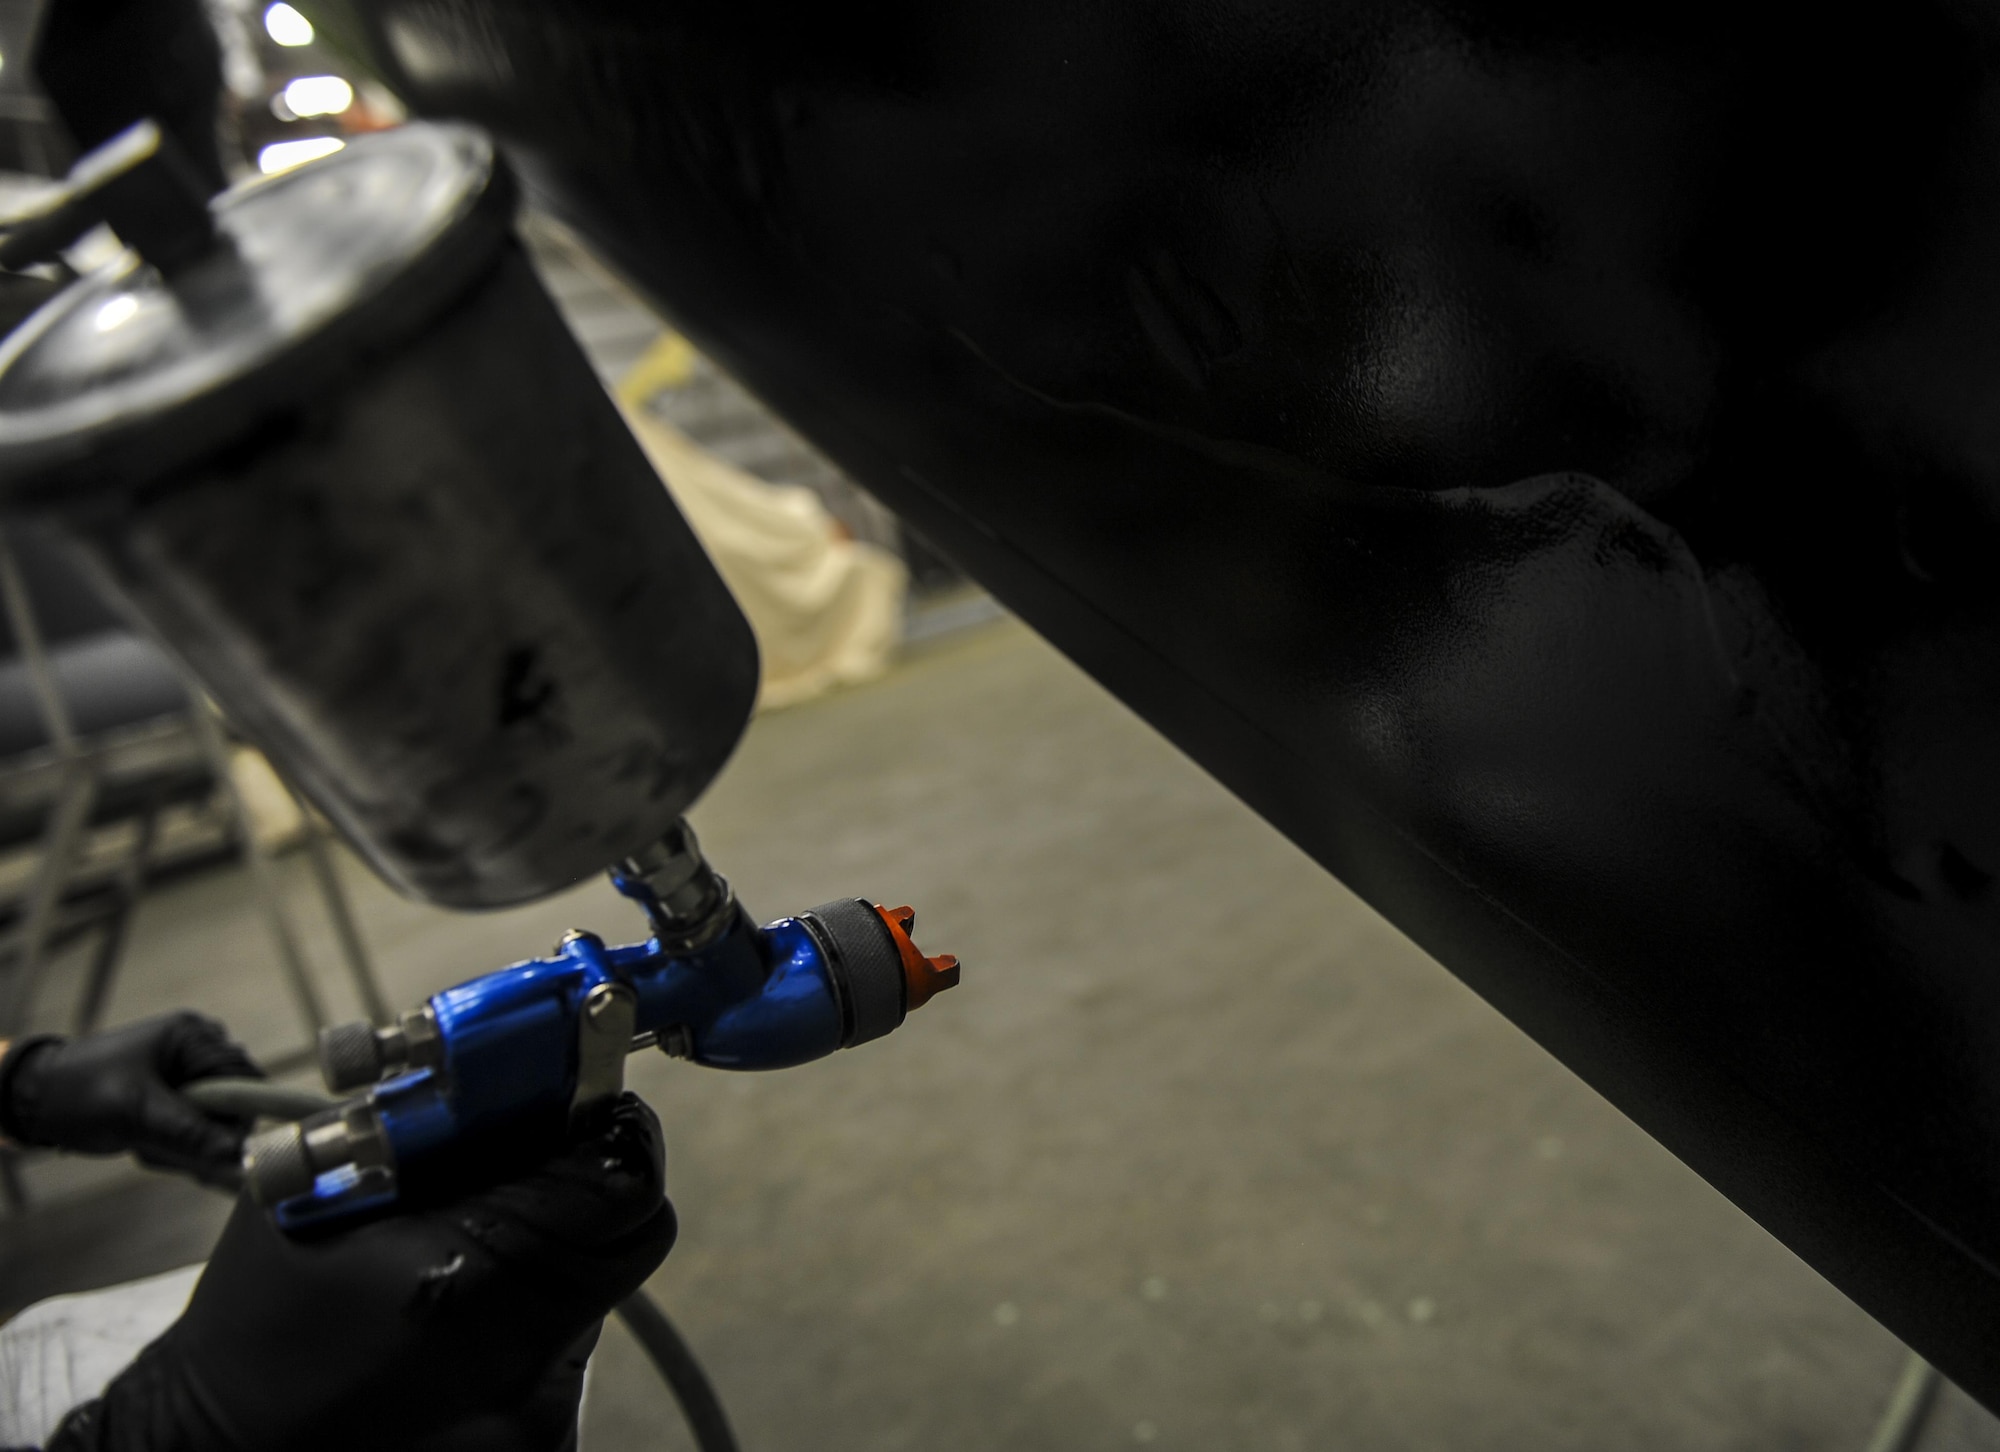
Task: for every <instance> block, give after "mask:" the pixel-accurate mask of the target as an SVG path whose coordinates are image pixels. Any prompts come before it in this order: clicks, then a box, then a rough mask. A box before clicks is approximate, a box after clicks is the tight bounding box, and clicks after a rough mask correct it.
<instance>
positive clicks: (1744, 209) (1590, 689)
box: [319, 0, 2000, 1407]
mask: <svg viewBox="0 0 2000 1452" xmlns="http://www.w3.org/2000/svg"><path fill="white" fill-rule="evenodd" d="M319 13H320V14H321V15H322V16H323V17H324V18H325V20H326V22H327V23H328V24H330V25H332V26H334V27H335V28H341V29H344V31H345V33H346V35H347V36H348V38H349V39H350V41H351V42H353V43H355V44H357V45H358V46H360V47H362V48H364V49H366V50H367V51H368V52H370V53H371V54H372V55H373V56H374V57H375V58H376V60H377V62H378V63H379V64H380V65H381V67H382V68H383V70H384V72H385V74H386V75H387V76H388V77H389V79H390V80H391V82H392V83H393V84H394V85H395V86H396V87H397V88H398V89H399V90H400V91H401V92H402V93H403V94H404V95H405V96H406V97H408V98H409V99H410V100H411V101H412V102H413V103H415V104H416V105H417V106H418V107H419V108H420V109H423V110H426V111H430V112H436V113H449V114H454V115H463V116H469V117H472V118H474V119H476V120H479V121H481V122H483V123H485V124H487V125H489V126H491V127H493V128H495V130H496V131H497V132H498V133H499V134H500V135H501V136H502V137H503V138H504V139H505V140H506V141H507V142H509V143H510V144H511V146H512V147H513V148H514V153H515V155H516V156H517V159H518V161H519V163H520V165H521V166H522V167H523V168H524V170H525V171H526V173H527V174H528V175H529V176H530V178H531V179H532V181H533V182H534V183H535V184H536V185H537V186H539V187H540V188H541V189H542V190H543V192H544V193H545V194H546V196H547V197H548V198H550V199H551V200H552V202H553V204H554V205H556V206H557V207H558V208H559V209H560V210H562V211H563V212H565V213H566V214H567V215H568V216H569V217H570V218H571V219H572V220H574V221H575V222H576V223H577V224H578V225H579V226H581V227H583V228H584V229H586V230H587V231H588V232H589V233H590V234H591V235H592V236H593V237H595V238H596V239H597V240H598V241H599V242H600V243H601V244H602V245H603V247H604V248H605V249H606V250H607V251H608V253H609V254H610V255H611V256H612V257H613V258H614V259H615V260H616V261H617V262H618V263H619V264H620V265H621V266H622V267H623V268H625V269H626V270H627V271H628V272H629V273H630V274H631V276H632V277H633V278H635V279H636V280H637V281H638V282H639V283H641V284H642V285H643V286H645V287H646V288H648V289H649V290H650V291H651V292H652V293H653V295H654V296H655V297H656V298H657V299H659V300H660V301H661V302H662V303H663V304H664V305H665V306H666V307H667V308H668V309H669V310H670V311H671V312H672V314H673V315H674V316H675V317H676V319H677V320H678V321H679V322H680V323H681V324H682V325H683V326H684V327H685V328H686V329H687V330H688V331H689V332H690V333H691V334H692V335H693V336H694V337H695V339H696V340H697V341H698V342H699V343H700V345H701V346H703V347H704V348H706V349H708V350H710V351H711V352H712V353H714V354H715V355H716V356H717V357H719V358H720V359H721V360H722V361H723V362H724V363H725V364H727V366H729V367H730V368H731V369H733V370H735V371H736V372H737V373H739V374H740V375H741V376H742V377H744V378H745V379H746V380H748V381H749V382H750V383H751V384H752V385H753V386H755V387H756V388H758V389H759V390H760V391H761V392H762V393H763V394H764V395H765V396H766V397H767V398H768V399H770V400H771V401H772V402H774V403H775V404H776V405H777V406H778V407H780V408H781V409H782V410H783V411H784V412H785V413H786V414H787V415H788V416H789V417H790V419H791V420H792V421H793V422H794V423H796V424H797V425H799V426H800V427H801V428H803V429H804V430H805V431H806V432H808V433H809V434H811V435H812V436H813V437H814V438H815V439H816V440H817V441H818V442H819V443H820V444H822V445H823V446H824V447H826V448H827V449H828V450H829V451H831V452H832V453H833V454H834V455H835V456H836V457H837V458H839V459H840V460H841V461H842V462H843V463H844V464H845V465H846V466H847V467H848V468H850V469H851V470H853V471H854V472H855V473H856V474H857V475H858V476H859V477H860V478H862V479H863V480H864V481H865V482H866V483H867V484H868V485H869V486H870V487H871V488H873V489H875V490H877V491H878V492H879V493H880V494H881V495H882V497H883V498H884V499H886V500H887V501H888V502H889V503H891V504H892V505H893V506H895V507H896V508H897V509H898V510H900V511H902V512H904V513H905V514H906V515H907V516H908V517H909V518H911V519H912V520H913V521H914V522H915V523H916V524H917V525H918V527H919V528H921V529H922V530H923V531H924V532H925V533H926V534H927V535H929V536H931V537H932V538H934V539H935V540H937V541H938V542H939V543H940V544H941V545H943V546H944V547H945V548H946V549H947V550H948V551H949V552H950V553H952V554H953V555H954V556H955V557H956V558H957V559H958V560H959V561H960V562H961V563H962V564H963V565H964V566H965V567H966V568H968V569H969V570H970V571H971V572H972V573H973V574H974V575H976V576H977V577H978V578H979V579H981V580H982V581H983V582H985V583H986V584H987V585H988V586H990V587H991V588H992V589H993V590H994V591H996V593H998V594H999V595H1000V596H1001V597H1002V598H1003V599H1004V600H1005V601H1006V602H1007V603H1008V604H1009V605H1011V606H1012V607H1014V608H1015V609H1016V610H1018V611H1019V612H1020V613H1021V614H1022V615H1024V616H1025V617H1026V618H1027V619H1028V620H1029V621H1030V622H1031V623H1032V624H1034V625H1035V626H1036V627H1037V628H1038V629H1040V630H1041V631H1042V632H1043V633H1045V634H1046V635H1047V636H1049V638H1051V639H1052V640H1054V641H1055V642H1056V643H1057V644H1058V645H1060V646H1061V647H1062V648H1063V649H1065V650H1066V651H1068V652H1069V653H1070V654H1071V655H1073V656H1074V657H1075V658H1076V659H1078V660H1079V661H1080V662H1082V663H1083V664H1084V665H1085V666H1086V667H1088V668H1089V669H1090V670H1092V671H1093V672H1095V673H1096V674H1097V675H1098V676H1099V678H1100V679H1102V680H1104V681H1105V682H1106V683H1107V684H1108V685H1109V686H1110V687H1111V688H1112V689H1113V690H1115V691H1116V692H1118V693H1119V694H1120V695H1121V696H1123V697H1124V698H1125V699H1126V700H1127V701H1128V702H1130V703H1131V704H1132V705H1134V706H1135V707H1136V708H1137V709H1139V710H1140V711H1142V712H1143V713H1144V714H1145V715H1146V716H1147V718H1148V719H1149V720H1151V721H1152V722H1154V723H1155V724H1156V725H1157V726H1158V727H1159V728H1160V729H1161V730H1163V731H1165V732H1166V733H1167V734H1168V735H1169V736H1171V737H1172V738H1173V739H1174V740H1176V741H1177V742H1179V743H1180V744H1181V745H1182V746H1183V747H1185V748H1186V749H1187V750H1188V751H1189V752H1190V753H1191V754H1192V755H1193V756H1195V757H1196V758H1197V759H1198V760H1200V761H1201V762H1202V763H1203V764H1204V765H1206V766H1207V767H1208V768H1209V769H1210V770H1212V771H1213V772H1215V774H1216V775H1217V776H1219V777H1220V778H1222V779H1223V780H1224V781H1226V782H1227V783H1228V784H1229V785H1231V786H1232V787H1233V788H1234V789H1235V790H1237V791H1238V792H1239V793H1241V794H1242V795H1243V797H1244V798H1245V799H1246V800H1248V801H1249V802H1250V803H1252V804H1253V805H1254V806H1255V807H1256V808H1257V809H1258V810H1260V811H1261V812H1263V813H1264V814H1265V815H1267V816H1268V817H1269V818H1271V820H1273V821H1274V822H1276V823H1277V824H1278V825H1279V826H1281V827H1282V828H1283V829H1284V830H1285V831H1287V832H1288V833H1290V834H1291V835H1292V836H1293V837H1294V838H1295V839H1296V840H1297V841H1299V842H1300V843H1301V844H1302V845H1303V846H1305V847H1306V848H1307V849H1308V850H1310V851H1311V852H1313V853H1314V854H1315V855H1316V856H1317V857H1318V858H1319V859H1320V860H1321V861H1322V862H1324V863H1325V864H1326V865H1327V866H1328V867H1329V868H1331V869H1332V870H1334V871H1335V872H1337V873H1338V874H1340V875H1341V876H1342V877H1343V878H1344V879H1346V880H1347V881H1348V882H1350V883H1351V884H1352V885H1354V886H1355V887H1357V888H1358V889H1360V890H1361V891H1363V892H1364V893H1365V894H1366V895H1368V896H1369V898H1370V899H1371V900H1372V901H1373V902H1374V903H1375V904H1376V905H1377V906H1379V907H1381V908H1382V909H1383V910H1384V911H1386V912H1387V913H1388V914H1389V915H1390V916H1391V917H1392V918H1393V919H1394V920H1395V921H1396V922H1397V923H1398V924H1399V925H1401V926H1402V927H1403V928H1404V929H1406V930H1407V931H1409V932H1410V933H1411V934H1412V935H1413V936H1414V937H1416V938H1417V939H1418V940H1419V941H1420V942H1422V943H1424V944H1425V945H1426V946H1427V947H1429V948H1431V949H1432V950H1433V951H1434V952H1436V953H1437V954H1438V955H1439V957H1440V958H1442V959H1443V961H1444V962H1445V963H1446V964H1447V965H1448V966H1450V967H1451V968H1453V969H1454V970H1455V971H1457V972H1458V973H1459V974H1461V975H1462V976H1463V977H1465V978H1466V979H1467V980H1468V981H1469V982H1471V983H1472V984H1473V985H1474V986H1475V987H1477V988H1478V989H1479V990H1480V991H1481V992H1483V993H1484V994H1486V995H1487V996H1488V997H1489V998H1491V999H1492V1000H1493V1001H1494V1002H1495V1003H1496V1004H1498V1005H1499V1006H1500V1007H1501V1008H1502V1009H1503V1010H1505V1011H1506V1012H1507V1013H1508V1014H1510V1015H1511V1016H1512V1017H1514V1018H1515V1019H1516V1021H1517V1022H1519V1023H1521V1024H1522V1025H1523V1026H1524V1027H1525V1028H1527V1029H1528V1030H1529V1031H1530V1032H1532V1033H1533V1034H1535V1035H1536V1036H1537V1037H1538V1038H1540V1039H1541V1041H1542V1042H1544V1043H1545V1044H1547V1045H1548V1046H1549V1047H1550V1048H1551V1049H1552V1050H1553V1051H1554V1052H1556V1053H1557V1054H1558V1055H1560V1056H1561V1057H1563V1058H1564V1059H1565V1060H1566V1061H1567V1062H1569V1063H1570V1064H1571V1065H1572V1066H1574V1067H1575V1068H1576V1069H1578V1071H1579V1072H1581V1073H1582V1074H1584V1076H1585V1077H1586V1078H1588V1079H1590V1080H1591V1081H1592V1082H1593V1083H1594V1084H1596V1085H1597V1086H1598V1087H1599V1088H1600V1089H1602V1090H1603V1091H1604V1092H1605V1093H1607V1094H1608V1095H1609V1096H1610V1097H1611V1098H1612V1099H1614V1100H1615V1101H1616V1102H1617V1103H1618V1104H1620V1105H1621V1106H1622V1107H1623V1108H1625V1109H1626V1110H1627V1111H1628V1112H1629V1113H1631V1114H1632V1115H1633V1116H1634V1117H1635V1118H1636V1119H1637V1120H1639V1122H1640V1123H1642V1124H1644V1125H1645V1126H1647V1127H1648V1128H1649V1129H1650V1130H1651V1131H1652V1132H1653V1133H1655V1134H1656V1135H1658V1136H1659V1137H1660V1138H1661V1139H1662V1140H1664V1141H1665V1142H1666V1143H1667V1144H1668V1145H1669V1146H1670V1147H1671V1148H1673V1149H1674V1150H1675V1151H1676V1152H1678V1153H1679V1154H1680V1155H1681V1156H1682V1157H1683V1158H1685V1159H1686V1160H1688V1161H1689V1162H1690V1163H1691V1164H1692V1165H1694V1166H1695V1167H1696V1168H1697V1169H1698V1170H1700V1171H1701V1172H1702V1173H1704V1174H1705V1175H1707V1176H1708V1177H1709V1178H1710V1179H1712V1180H1713V1181H1714V1182H1715V1183H1716V1184H1717V1185H1718V1186H1720V1187H1721V1188H1722V1189H1723V1190H1724V1191H1725V1192H1727V1193H1728V1194H1730V1195H1731V1196H1732V1197H1734V1198H1735V1199H1736V1200H1737V1201H1738V1202H1739V1203H1741V1204H1742V1205H1744V1206H1745V1207H1746V1208H1748V1209H1749V1210H1750V1211H1751V1212H1752V1213H1753V1214H1755V1215H1757V1216H1758V1217H1759V1218H1760V1219H1762V1220H1763V1221H1764V1223H1765V1224H1766V1225H1768V1226H1769V1227H1771V1228H1772V1229H1773V1230H1774V1231H1775V1232H1777V1233H1778V1234H1779V1235H1781V1236H1782V1237H1783V1238H1785V1239H1786V1240H1787V1241H1788V1242H1789V1243H1790V1244H1792V1245H1793V1247H1794V1248H1796V1249H1797V1250H1798V1251H1799V1252H1800V1253H1801V1254H1803V1255H1805V1256H1806V1257H1807V1258H1808V1259H1809V1260H1811V1261H1812V1262H1813V1263H1814V1264H1815V1265H1817V1266H1819V1267H1820V1268H1821V1269H1822V1270H1823V1271H1824V1272H1825V1273H1826V1274H1827V1275H1829V1276H1830V1277H1832V1278H1833V1279H1834V1280H1835V1281H1836V1282H1837V1283H1839V1284H1840V1285H1841V1286H1843V1287H1844V1288H1845V1289H1847V1290H1848V1291H1849V1292H1850V1293H1851V1294H1852V1295H1854V1296H1855V1297H1856V1298H1857V1299H1858V1300H1860V1301H1861V1302H1862V1303H1863V1304H1864V1305H1865V1306H1867V1307H1868V1308H1869V1309H1870V1310H1872V1311H1874V1312H1875V1313H1876V1314H1878V1315H1880V1316H1881V1317H1882V1318H1883V1319H1884V1320H1885V1321H1887V1322H1888V1323H1889V1324H1890V1325H1891V1326H1892V1327H1893V1328H1894V1329H1895V1330H1896V1331H1898V1332H1899V1333H1901V1334H1902V1335H1904V1336H1905V1337H1906V1338H1907V1339H1909V1340H1910V1341H1911V1342H1912V1343H1913V1344H1914V1345H1916V1346H1917V1347H1918V1349H1920V1350H1922V1351H1923V1352H1924V1353H1925V1354H1926V1355H1928V1356H1930V1357H1931V1358H1933V1359H1934V1360H1935V1361H1937V1362H1938V1363H1939V1364H1940V1365H1942V1366H1943V1367H1944V1368H1945V1369H1946V1370H1947V1371H1948V1372H1949V1373H1950V1374H1951V1375H1952V1376H1953V1377H1954V1378H1956V1379H1957V1380H1959V1381H1960V1382H1961V1383H1962V1384H1964V1385H1966V1386H1967V1387H1968V1388H1970V1389H1971V1390H1973V1391H1974V1392H1975V1393H1977V1394H1978V1395H1979V1396H1981V1397H1982V1398H1983V1399H1984V1400H1985V1401H1986V1402H1987V1403H1988V1405H1990V1406H1996V1407H2000V1358H1995V1357H1994V1356H1992V1355H1991V1354H1990V1352H1991V1350H1992V1349H1993V1348H1994V1347H1995V1346H1996V1345H2000V1279H1996V1273H1995V1263H1996V1260H2000V971H1996V970H2000V961H1996V951H1995V950H1996V947H2000V920H1996V904H2000V896H1996V892H1995V887H1994V879H1995V876H1996V874H2000V772H1996V766H1995V751H1994V746H1995V742H1996V739H2000V732H1996V727H2000V650H1996V646H2000V618H1996V603H2000V600H1997V598H1996V585H2000V573H1996V570H1995V568H1994V561H1995V558H1996V544H2000V408H1996V403H2000V269H1996V268H1995V267H1994V265H1993V261H1994V258H1995V257H1996V255H2000V91H1996V86H1995V79H1996V74H2000V50H1996V44H2000V18H1997V17H1996V16H1995V14H1994V12H1993V10H1992V8H1991V7H1972V6H1962V7H1945V6H1926V5H1899V6H1878V7H1874V8H1873V9H1872V10H1871V11H1869V12H1868V13H1867V14H1866V15H1861V16H1845V17H1843V18H1842V19H1841V20H1840V21H1839V22H1837V23H1836V22H1834V21H1833V20H1832V19H1831V17H1818V18H1814V17H1801V16H1798V15H1796V14H1794V13H1793V12H1791V11H1789V10H1786V9H1783V8H1781V7H1776V6H1756V5H1734V6H1728V7H1720V6H1718V7H1710V8H1703V7H1699V6H1686V5H1675V6H1645V5H1631V6H1616V7H1582V6H1566V5H1560V4H1549V5H1528V4H1516V5H1498V4H1495V5H1483V6H1471V5H1464V6H1452V5H1425V4H1418V3H1404V0H1381V3H1348V4H1325V3H1316V0H1265V3H1250V0H1239V3H1233V4H1226V3H1187V0H1183V3H1157V0H1146V3H1138V0H1127V3H1113V4H1103V5H1090V6H1084V5H1075V4H1056V3H1034V0H952V3H942V0H933V3H925V4H909V3H906V4H898V5H887V6H878V7H874V8H872V9H870V10H868V11H866V12H865V13H862V12H856V11H854V10H852V9H850V8H841V7H833V8H828V7H816V6H804V5H800V6H790V5H784V4H778V3H772V0H736V3H731V4H728V5H722V6H717V5H707V4H702V5H695V4H684V3H677V4H645V5H640V4H637V3H629V0H568V3H563V4H554V3H528V0H353V3H352V5H351V7H350V8H348V9H346V10H345V11H344V12H343V11H336V10H331V9H327V8H325V7H323V8H322V9H321V11H320V12H319ZM343 16H344V19H343ZM1326 1112H1327V1113H1329V1114H1337V1113H1339V1106H1337V1105H1329V1106H1327V1109H1326Z"/></svg>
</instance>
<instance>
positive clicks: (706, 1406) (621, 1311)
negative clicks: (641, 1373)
mask: <svg viewBox="0 0 2000 1452" xmlns="http://www.w3.org/2000/svg"><path fill="white" fill-rule="evenodd" d="M181 1093H183V1094H185V1095H186V1096H187V1097H188V1098H189V1099H191V1100H192V1101H194V1103H195V1104H196V1105H198V1106H199V1107H200V1108H202V1109H204V1110H206V1111H208V1112H209V1113H211V1114H224V1115H229V1116H231V1117H236V1118H246V1119H269V1120H277V1121H280V1122H283V1121H288V1120H295V1119H304V1118H306V1117H307V1116H309V1115H313V1114H317V1113H319V1112H320V1111H321V1110H323V1109H331V1108H332V1107H333V1105H334V1101H333V1100H331V1099H328V1098H327V1097H326V1096H325V1095H323V1094H314V1093H312V1092H311V1091H309V1090H304V1089H286V1088H283V1087H281V1086H279V1085H276V1084H271V1083H267V1082H265V1081H264V1080H262V1079H202V1080H198V1081H196V1082H195V1083H192V1084H187V1085H183V1086H182V1088H181ZM618 1319H619V1320H621V1321H623V1322H624V1323H625V1328H626V1329H627V1330H628V1331H630V1332H631V1333H632V1336H633V1338H634V1339H635V1340H637V1341H638V1343H639V1345H640V1346H641V1347H643V1348H644V1349H645V1352H646V1355H647V1356H648V1357H649V1358H650V1359H651V1360H652V1363H653V1367H654V1369H655V1370H656V1371H658V1372H659V1373H660V1378H661V1380H663V1381H665V1382H666V1384H667V1389H668V1390H669V1391H671V1392H672V1393H673V1394H674V1401H675V1403H676V1404H678V1405H679V1407H680V1409H681V1416H682V1417H683V1418H685V1419H686V1421H687V1425H688V1430H689V1431H690V1432H691V1433H693V1434H694V1442H695V1446H696V1447H697V1448H699V1449H700V1452H737V1446H736V1434H735V1433H734V1432H732V1431H731V1430H730V1427H729V1418H728V1416H727V1415H726V1414H725V1413H724V1412H723V1410H722V1399H721V1398H720V1397H718V1396H717V1395H716V1394H715V1384H714V1383H713V1382H711V1381H710V1380H709V1379H708V1373H707V1372H705V1371H703V1370H702V1366H701V1363H700V1362H699V1361H697V1360H695V1355H694V1352H693V1351H692V1350H690V1349H689V1347H688V1344H687V1341H686V1339H685V1338H683V1337H682V1335H681V1333H680V1331H679V1329H678V1328H677V1327H676V1326H675V1325H674V1323H673V1322H672V1321H670V1320H669V1319H668V1318H667V1313H666V1312H665V1311H663V1310H661V1309H660V1304H659V1302H657V1301H655V1300H654V1299H653V1298H652V1297H651V1296H649V1295H647V1294H646V1292H645V1291H644V1289H640V1290H636V1291H634V1292H633V1293H632V1294H631V1295H629V1296H627V1297H626V1298H625V1299H624V1300H623V1301H621V1302H620V1303H619V1305H618Z"/></svg>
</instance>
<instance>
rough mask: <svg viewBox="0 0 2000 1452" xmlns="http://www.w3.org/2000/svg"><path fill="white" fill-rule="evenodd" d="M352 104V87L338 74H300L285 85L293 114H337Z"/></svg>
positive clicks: (286, 98)
mask: <svg viewBox="0 0 2000 1452" xmlns="http://www.w3.org/2000/svg"><path fill="white" fill-rule="evenodd" d="M353 104H354V87H352V86H350V85H348V84H347V82H346V81H343V80H342V79H341V78H340V77H339V76H300V77H299V78H298V79H297V80H295V81H293V82H292V83H291V84H290V85H288V86H286V87H285V105H286V106H287V107H289V108H290V110H291V113H292V114H293V115H294V116H338V115H339V114H340V113H341V112H342V111H345V110H346V109H347V108H348V107H349V106H352V105H353Z"/></svg>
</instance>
